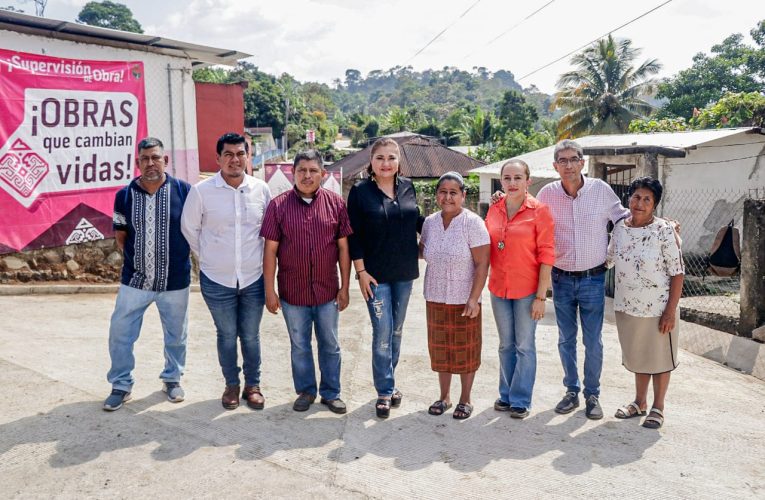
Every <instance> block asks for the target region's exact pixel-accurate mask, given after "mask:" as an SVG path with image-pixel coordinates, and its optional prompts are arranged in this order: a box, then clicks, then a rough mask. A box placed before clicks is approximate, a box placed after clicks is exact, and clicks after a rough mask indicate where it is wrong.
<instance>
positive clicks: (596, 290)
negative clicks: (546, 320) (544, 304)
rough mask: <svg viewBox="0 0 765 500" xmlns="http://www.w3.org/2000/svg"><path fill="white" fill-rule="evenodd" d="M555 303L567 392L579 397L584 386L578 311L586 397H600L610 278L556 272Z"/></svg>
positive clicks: (559, 346) (554, 280) (564, 383)
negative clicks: (579, 357) (578, 352)
mask: <svg viewBox="0 0 765 500" xmlns="http://www.w3.org/2000/svg"><path fill="white" fill-rule="evenodd" d="M552 278H553V303H554V304H555V318H556V320H557V322H558V353H559V354H560V361H561V364H562V365H563V385H565V386H566V391H570V392H576V393H577V394H578V393H579V391H580V389H581V385H580V383H579V374H578V370H577V366H576V334H577V330H578V326H577V321H576V320H577V316H576V313H577V309H578V310H579V320H580V321H581V323H582V340H583V342H584V397H585V398H587V397H589V396H592V395H594V396H600V373H601V371H602V369H603V339H602V336H601V332H602V330H603V310H604V309H605V305H606V298H605V297H606V292H605V279H606V275H605V274H601V275H599V276H586V277H581V278H579V277H573V276H565V275H563V274H561V273H559V272H557V271H556V270H555V269H553V272H552Z"/></svg>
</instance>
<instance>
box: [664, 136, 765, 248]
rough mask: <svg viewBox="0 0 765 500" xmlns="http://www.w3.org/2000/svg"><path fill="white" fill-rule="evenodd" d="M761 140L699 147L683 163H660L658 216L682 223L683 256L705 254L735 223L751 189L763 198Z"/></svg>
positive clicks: (733, 139) (764, 141)
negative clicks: (661, 192)
mask: <svg viewBox="0 0 765 500" xmlns="http://www.w3.org/2000/svg"><path fill="white" fill-rule="evenodd" d="M764 154H765V135H760V134H745V133H741V134H736V135H733V136H729V137H726V138H723V139H719V140H716V141H712V142H708V143H705V144H703V145H700V146H699V147H698V148H696V149H693V150H690V151H689V152H688V154H687V156H686V157H685V158H662V159H661V160H660V164H659V175H660V177H661V181H662V184H663V185H664V188H665V192H664V197H663V199H662V202H661V206H660V207H659V208H660V209H659V210H658V212H659V213H660V214H662V215H664V216H666V217H669V218H672V219H676V220H678V221H679V222H680V225H681V232H682V234H683V249H684V250H685V252H686V253H705V252H707V251H709V248H710V247H711V244H712V241H713V240H714V237H715V234H717V231H718V230H719V229H720V227H722V226H723V225H725V224H727V223H728V222H730V220H731V219H735V221H736V226H737V227H738V228H739V229H741V219H742V214H743V212H742V206H743V202H744V199H746V198H747V197H748V196H749V191H750V190H751V189H756V188H759V189H760V196H762V195H763V194H765V156H762V155H764Z"/></svg>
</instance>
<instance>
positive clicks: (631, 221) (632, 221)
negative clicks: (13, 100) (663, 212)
mask: <svg viewBox="0 0 765 500" xmlns="http://www.w3.org/2000/svg"><path fill="white" fill-rule="evenodd" d="M655 219H656V216H654V215H652V216H651V219H650V220H649V221H648V222H646V223H645V224H640V225H639V226H638V225H635V222H634V220H633V218H632V217H630V218H629V222H630V227H646V226H650V225H651V224H653V221H654V220H655Z"/></svg>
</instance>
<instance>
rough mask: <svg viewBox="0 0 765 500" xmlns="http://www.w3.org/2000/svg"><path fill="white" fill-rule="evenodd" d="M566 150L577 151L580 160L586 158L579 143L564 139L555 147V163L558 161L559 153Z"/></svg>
mask: <svg viewBox="0 0 765 500" xmlns="http://www.w3.org/2000/svg"><path fill="white" fill-rule="evenodd" d="M564 149H573V150H574V151H576V154H577V155H578V156H579V158H584V150H583V149H582V146H580V145H579V143H578V142H576V141H572V140H571V139H563V140H562V141H560V142H559V143H558V144H556V145H555V151H554V152H553V159H554V160H555V161H558V153H560V152H561V151H563V150H564Z"/></svg>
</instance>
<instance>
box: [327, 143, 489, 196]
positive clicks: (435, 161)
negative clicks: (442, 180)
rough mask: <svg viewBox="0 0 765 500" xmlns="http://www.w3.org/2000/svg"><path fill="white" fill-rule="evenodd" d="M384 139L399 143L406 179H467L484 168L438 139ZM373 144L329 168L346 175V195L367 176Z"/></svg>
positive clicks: (403, 173) (344, 184)
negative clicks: (454, 174)
mask: <svg viewBox="0 0 765 500" xmlns="http://www.w3.org/2000/svg"><path fill="white" fill-rule="evenodd" d="M384 137H389V138H391V139H393V140H394V141H396V142H397V143H398V146H399V148H400V149H401V158H400V160H399V169H400V171H401V174H402V175H404V176H405V177H409V178H411V179H420V180H423V179H438V178H439V177H441V175H443V174H445V173H446V172H449V171H455V172H459V173H460V174H462V175H464V176H467V175H468V174H469V173H470V171H471V170H473V169H475V168H478V167H480V166H482V165H484V162H482V161H480V160H476V159H475V158H471V157H470V156H468V155H466V154H464V153H460V152H458V151H454V150H453V149H450V148H448V147H446V146H444V145H443V144H441V143H440V142H439V141H438V139H436V138H434V137H429V136H425V135H419V134H414V133H412V132H399V133H396V134H391V135H386V136H384ZM373 143H374V140H370V145H369V146H367V147H365V148H364V149H362V150H361V151H358V152H356V153H353V154H350V155H348V156H346V157H345V158H343V159H342V160H340V161H337V162H335V163H333V164H332V165H330V166H328V167H327V170H329V171H331V172H335V171H342V175H343V193H348V191H349V190H350V188H351V186H353V184H354V183H355V182H356V181H358V180H359V179H362V178H364V177H366V176H367V167H368V166H369V158H370V152H371V151H372V144H373Z"/></svg>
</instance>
